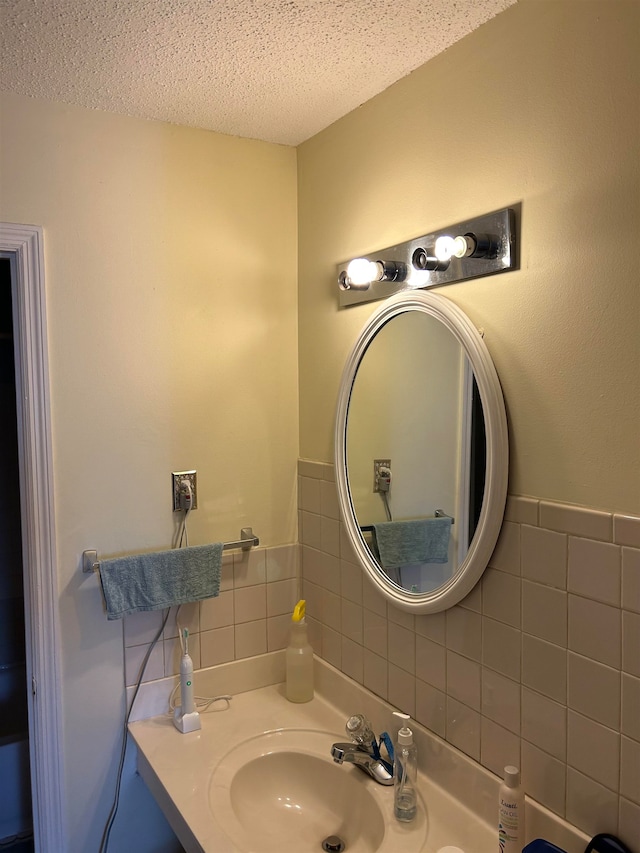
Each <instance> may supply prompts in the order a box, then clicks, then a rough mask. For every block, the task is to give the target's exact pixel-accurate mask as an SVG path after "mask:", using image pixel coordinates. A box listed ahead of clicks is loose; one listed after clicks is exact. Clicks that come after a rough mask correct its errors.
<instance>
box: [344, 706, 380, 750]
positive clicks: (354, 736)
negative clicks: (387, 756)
mask: <svg viewBox="0 0 640 853" xmlns="http://www.w3.org/2000/svg"><path fill="white" fill-rule="evenodd" d="M345 731H346V732H347V734H348V735H349V737H350V738H351V740H353V741H354V742H355V743H357V744H360V745H361V746H366V747H371V745H372V744H374V743H375V742H376V736H375V735H374V733H373V730H372V728H371V723H370V722H369V720H367V718H366V717H365V716H364V715H363V714H353V715H352V716H351V717H349V719H348V720H347V724H346V726H345Z"/></svg>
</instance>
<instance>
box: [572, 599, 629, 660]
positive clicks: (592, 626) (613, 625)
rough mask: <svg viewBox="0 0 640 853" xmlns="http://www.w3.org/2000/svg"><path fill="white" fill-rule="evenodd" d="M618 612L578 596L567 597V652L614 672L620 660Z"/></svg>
mask: <svg viewBox="0 0 640 853" xmlns="http://www.w3.org/2000/svg"><path fill="white" fill-rule="evenodd" d="M620 617H621V612H620V610H618V609H617V608H615V607H611V606H610V605H608V604H600V602H597V601H591V600H590V599H588V598H582V597H581V596H578V595H570V596H569V648H570V649H571V651H574V652H577V653H578V654H581V655H584V657H588V658H592V660H597V661H599V662H600V663H604V664H607V666H612V667H614V668H618V669H619V668H620V660H621V649H622V642H621V618H620Z"/></svg>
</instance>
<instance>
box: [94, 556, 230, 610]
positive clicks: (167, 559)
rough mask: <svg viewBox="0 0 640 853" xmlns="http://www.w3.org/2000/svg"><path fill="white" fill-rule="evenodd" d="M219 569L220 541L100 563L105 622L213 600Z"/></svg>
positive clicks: (217, 586)
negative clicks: (146, 611) (130, 614)
mask: <svg viewBox="0 0 640 853" xmlns="http://www.w3.org/2000/svg"><path fill="white" fill-rule="evenodd" d="M221 567H222V542H217V543H215V544H213V545H196V546H194V547H192V548H176V549H174V550H173V551H156V552H154V553H152V554H137V555H133V556H130V557H119V558H117V559H113V560H101V561H100V580H101V582H102V592H103V594H104V600H105V604H106V607H107V619H121V618H122V617H123V616H127V615H128V614H129V613H136V612H137V611H138V610H164V608H165V607H171V606H172V605H174V604H185V603H186V602H188V601H200V599H202V598H214V597H215V596H217V595H218V593H219V591H220V570H221Z"/></svg>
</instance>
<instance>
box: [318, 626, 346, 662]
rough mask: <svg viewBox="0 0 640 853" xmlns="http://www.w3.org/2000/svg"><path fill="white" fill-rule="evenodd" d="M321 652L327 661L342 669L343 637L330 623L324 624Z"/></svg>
mask: <svg viewBox="0 0 640 853" xmlns="http://www.w3.org/2000/svg"><path fill="white" fill-rule="evenodd" d="M321 654H322V657H323V658H324V659H325V660H326V661H327V663H330V664H331V666H335V667H336V668H337V669H340V667H341V666H342V637H341V636H340V634H339V633H338V631H334V630H333V629H332V628H329V626H328V625H323V626H322V650H321Z"/></svg>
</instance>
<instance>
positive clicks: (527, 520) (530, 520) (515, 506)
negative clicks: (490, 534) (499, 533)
mask: <svg viewBox="0 0 640 853" xmlns="http://www.w3.org/2000/svg"><path fill="white" fill-rule="evenodd" d="M539 503H540V501H538V500H536V499H535V498H527V497H522V496H521V495H509V496H508V497H507V505H506V507H505V512H504V517H505V519H506V520H507V521H516V522H518V523H519V524H530V525H533V526H534V527H535V526H537V524H538V505H539Z"/></svg>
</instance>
